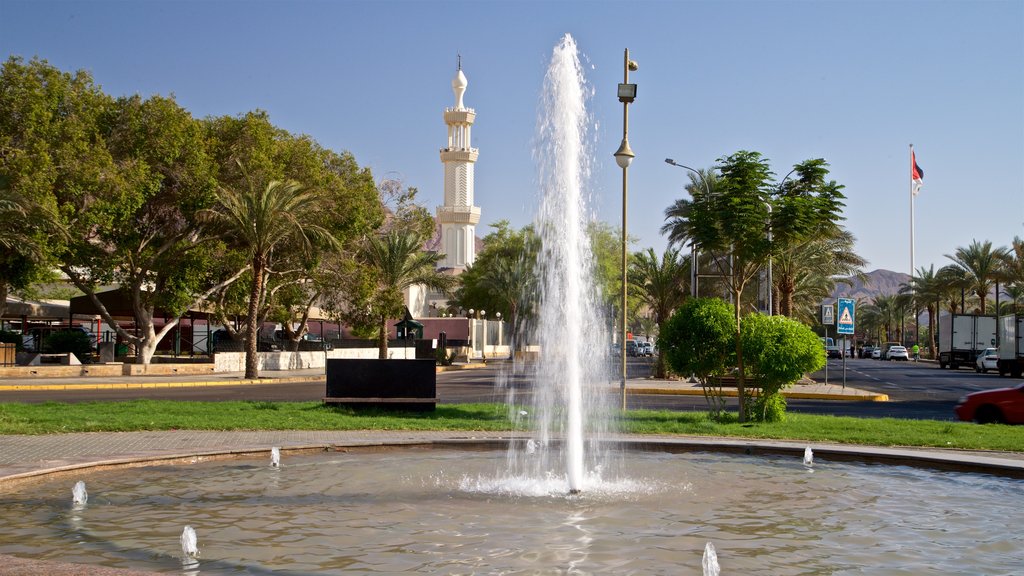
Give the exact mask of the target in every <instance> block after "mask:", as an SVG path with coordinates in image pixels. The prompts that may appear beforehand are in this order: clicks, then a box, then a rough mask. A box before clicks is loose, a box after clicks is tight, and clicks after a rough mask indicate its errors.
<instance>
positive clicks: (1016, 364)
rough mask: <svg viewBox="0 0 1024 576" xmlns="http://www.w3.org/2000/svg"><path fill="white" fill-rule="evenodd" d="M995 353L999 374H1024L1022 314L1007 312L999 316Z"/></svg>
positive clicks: (1016, 375)
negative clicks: (997, 342)
mask: <svg viewBox="0 0 1024 576" xmlns="http://www.w3.org/2000/svg"><path fill="white" fill-rule="evenodd" d="M997 354H998V356H999V359H998V360H996V369H997V370H998V371H999V375H1000V376H1005V375H1007V374H1009V375H1010V376H1013V377H1014V378H1020V377H1021V375H1022V374H1024V316H1022V315H1019V314H1009V315H1006V316H1000V317H999V350H998V352H997Z"/></svg>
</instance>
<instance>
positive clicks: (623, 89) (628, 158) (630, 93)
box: [615, 48, 639, 410]
mask: <svg viewBox="0 0 1024 576" xmlns="http://www.w3.org/2000/svg"><path fill="white" fill-rule="evenodd" d="M638 68H639V66H637V63H636V61H635V60H630V59H629V48H626V51H625V55H624V56H623V60H622V72H623V79H622V84H619V87H618V88H619V89H618V95H619V102H622V143H621V144H619V149H618V150H616V151H615V163H616V164H618V165H619V168H622V349H621V352H622V381H621V383H620V385H619V389H620V391H621V392H622V409H623V410H625V409H626V334H627V321H626V197H627V195H628V192H629V175H628V174H629V172H628V171H629V164H630V162H632V161H633V158H634V157H635V155H634V154H633V150H631V149H630V147H629V104H630V103H631V102H632V101H633V100H634V99H635V98H636V84H630V83H629V71H630V70H634V71H635V70H637V69H638Z"/></svg>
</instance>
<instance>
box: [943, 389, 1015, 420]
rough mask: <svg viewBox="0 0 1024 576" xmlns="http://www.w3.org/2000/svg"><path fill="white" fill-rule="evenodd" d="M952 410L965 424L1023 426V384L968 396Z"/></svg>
mask: <svg viewBox="0 0 1024 576" xmlns="http://www.w3.org/2000/svg"><path fill="white" fill-rule="evenodd" d="M953 410H954V411H955V412H956V415H957V417H958V418H960V419H961V420H964V421H967V422H970V421H972V420H973V421H975V422H977V423H978V424H1024V384H1020V385H1017V386H1014V387H1013V388H997V389H995V390H985V391H984V392H974V393H973V394H968V395H967V396H964V397H963V398H961V399H960V402H959V403H957V405H956V408H954V409H953Z"/></svg>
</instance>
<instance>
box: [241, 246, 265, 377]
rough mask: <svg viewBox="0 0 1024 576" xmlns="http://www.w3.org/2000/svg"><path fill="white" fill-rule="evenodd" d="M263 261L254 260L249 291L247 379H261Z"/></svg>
mask: <svg viewBox="0 0 1024 576" xmlns="http://www.w3.org/2000/svg"><path fill="white" fill-rule="evenodd" d="M263 265H264V262H263V259H262V258H261V257H259V256H256V257H255V258H253V260H252V289H251V290H249V308H248V312H247V317H246V319H245V377H246V378H259V377H260V364H259V360H260V357H259V311H260V294H261V293H262V291H263Z"/></svg>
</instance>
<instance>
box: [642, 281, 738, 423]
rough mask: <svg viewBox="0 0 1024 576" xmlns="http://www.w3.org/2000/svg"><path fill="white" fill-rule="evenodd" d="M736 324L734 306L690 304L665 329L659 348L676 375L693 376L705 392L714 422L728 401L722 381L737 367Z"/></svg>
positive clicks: (707, 300)
mask: <svg viewBox="0 0 1024 576" xmlns="http://www.w3.org/2000/svg"><path fill="white" fill-rule="evenodd" d="M735 337H736V320H735V314H734V309H733V307H732V305H731V304H729V303H727V302H725V301H724V300H720V299H718V298H697V299H690V300H687V301H686V302H685V303H684V304H683V305H682V306H680V307H679V309H678V310H676V312H675V314H673V315H672V317H671V318H669V320H668V322H666V323H665V326H663V327H662V329H661V337H660V338H659V339H658V347H659V348H660V351H661V354H663V355H664V356H665V359H666V361H667V362H668V365H669V367H670V368H671V369H672V371H673V372H675V373H676V374H679V375H682V376H687V375H693V376H695V377H696V378H697V379H698V380H700V383H701V386H702V387H703V388H704V397H705V399H707V401H708V409H709V410H710V412H711V417H712V418H713V419H716V420H717V419H719V418H721V416H722V414H723V412H724V409H725V398H724V397H723V396H722V394H721V391H722V389H721V386H720V385H718V378H720V377H721V376H723V375H725V374H726V373H727V372H728V370H730V369H731V368H732V366H733V365H734V364H735V362H736V360H735V357H736V354H735V348H736V343H735Z"/></svg>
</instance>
